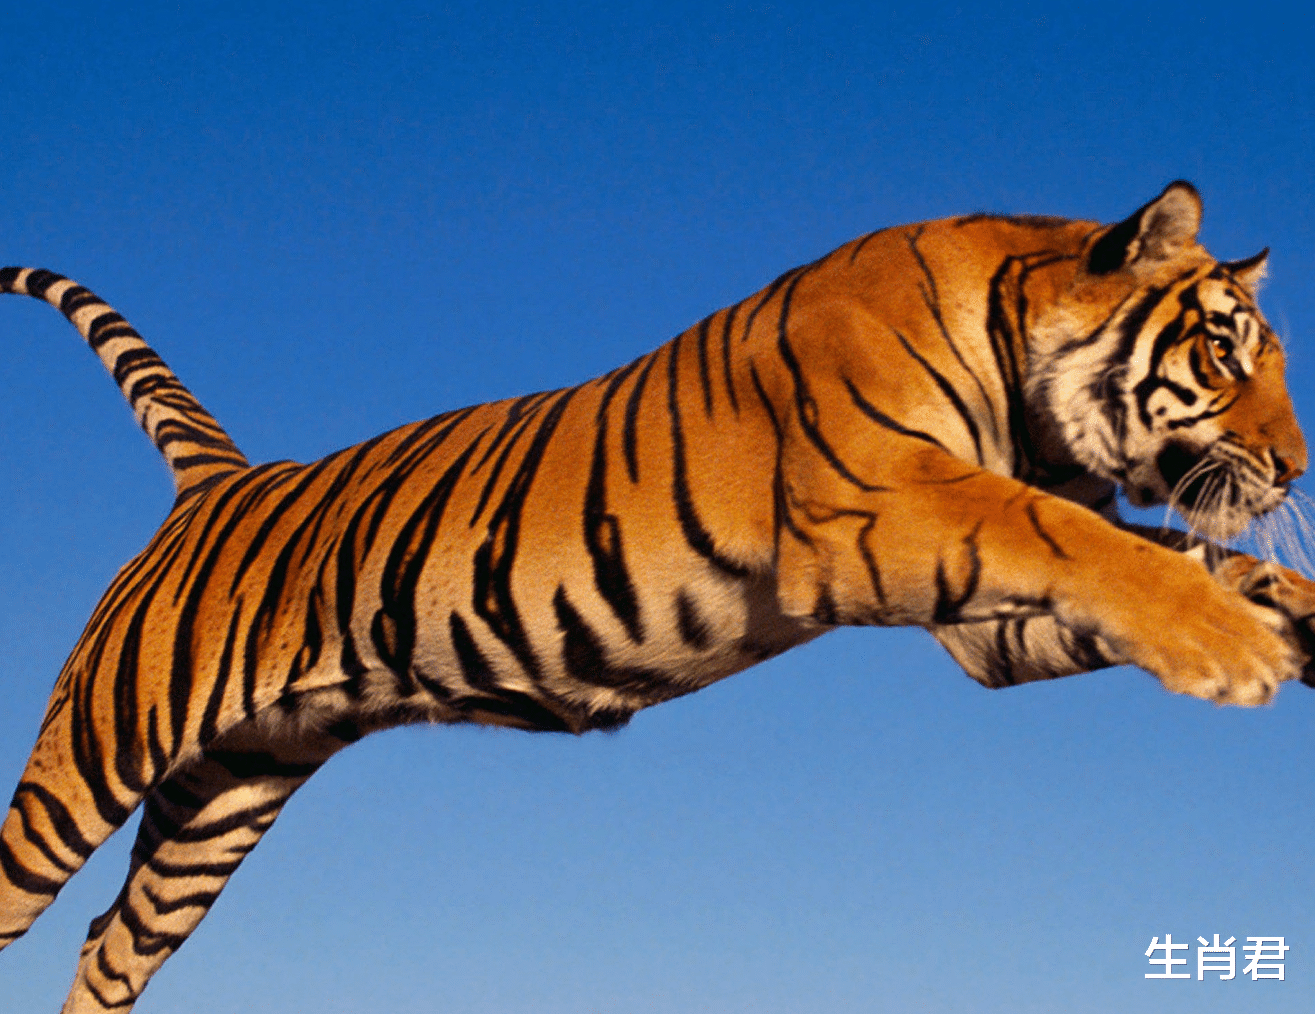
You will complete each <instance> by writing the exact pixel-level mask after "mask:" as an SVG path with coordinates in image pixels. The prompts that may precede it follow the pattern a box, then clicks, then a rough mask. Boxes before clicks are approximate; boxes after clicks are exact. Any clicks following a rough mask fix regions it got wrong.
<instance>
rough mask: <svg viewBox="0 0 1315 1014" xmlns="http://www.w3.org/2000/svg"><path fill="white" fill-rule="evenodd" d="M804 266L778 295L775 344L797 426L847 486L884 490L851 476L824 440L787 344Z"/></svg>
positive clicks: (866, 491)
mask: <svg viewBox="0 0 1315 1014" xmlns="http://www.w3.org/2000/svg"><path fill="white" fill-rule="evenodd" d="M806 270H807V269H802V270H800V272H799V273H798V274H796V275H795V276H794V278H792V279H791V280H790V285H789V287H787V288H786V290H785V294H784V295H783V296H782V298H781V314H780V318H779V323H778V325H777V339H776V347H777V350H778V351H779V352H780V354H781V358H782V359H783V360H784V361H785V365H786V368H787V369H788V370H789V371H790V376H791V377H792V378H793V380H794V393H795V409H796V411H797V413H798V417H799V422H800V428H801V429H802V430H803V431H804V435H805V436H806V437H808V440H809V442H810V443H811V444H812V445H813V446H814V447H816V448H817V450H818V451H819V452H821V454H822V457H823V458H825V459H826V462H827V464H829V465H830V466H831V468H832V469H833V470H834V471H835V472H836V473H837V474H838V475H840V476H841V478H843V479H844V480H845V481H846V482H848V483H850V485H853V486H857V487H858V488H859V489H861V490H863V491H864V492H865V493H880V492H886V490H887V487H885V486H882V485H880V484H877V483H870V482H866V481H865V480H863V479H860V478H859V477H858V476H857V475H855V474H854V473H853V472H852V471H851V470H850V468H849V466H848V465H846V464H845V463H844V462H843V461H841V460H840V457H839V456H838V455H837V454H836V452H835V451H834V450H833V449H832V447H831V445H830V444H828V443H827V441H826V438H825V437H824V436H823V435H822V431H821V429H820V426H819V423H820V420H819V412H818V407H817V402H816V401H815V400H814V399H813V396H812V394H811V393H810V392H809V390H808V384H807V382H806V381H805V380H804V374H803V369H802V368H801V367H800V365H799V359H798V357H796V356H795V353H794V349H793V348H791V346H790V337H789V332H788V327H787V325H788V320H789V316H790V300H791V299H792V297H793V296H794V290H795V286H796V285H798V284H799V279H801V278H802V277H803V275H804V272H805V271H806Z"/></svg>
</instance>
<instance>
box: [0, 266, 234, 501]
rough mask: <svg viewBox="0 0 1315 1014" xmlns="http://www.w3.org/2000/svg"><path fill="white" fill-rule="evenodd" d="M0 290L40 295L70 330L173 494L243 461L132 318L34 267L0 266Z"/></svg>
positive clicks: (182, 492) (183, 492)
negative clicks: (104, 375)
mask: <svg viewBox="0 0 1315 1014" xmlns="http://www.w3.org/2000/svg"><path fill="white" fill-rule="evenodd" d="M0 293H15V294H17V295H24V296H33V297H35V298H37V299H44V300H45V301H46V302H47V303H49V304H50V305H51V306H53V307H55V308H56V309H57V310H59V312H60V313H62V314H63V315H64V316H65V317H67V318H68V320H69V323H71V324H72V325H73V326H74V327H76V328H77V329H78V333H79V334H81V335H82V337H83V338H85V339H86V340H87V344H88V345H90V346H91V348H92V350H93V351H94V352H95V353H96V354H97V355H98V356H100V361H101V362H102V363H104V364H105V368H106V369H107V370H109V371H110V375H111V376H112V377H113V378H114V381H115V383H117V384H118V385H119V390H120V391H122V392H123V396H124V397H125V398H126V399H127V400H128V405H129V407H131V408H132V411H133V414H134V415H135V416H136V417H137V422H138V424H139V425H140V426H141V428H142V429H143V430H145V431H146V435H147V436H148V437H150V438H151V442H152V443H154V444H155V448H156V450H158V451H159V452H160V453H161V454H162V455H163V456H164V460H165V462H166V463H167V464H168V466H169V470H170V471H171V472H172V473H173V479H174V486H175V487H176V489H177V491H178V497H179V499H183V498H184V497H185V496H186V495H187V494H188V493H189V492H193V491H195V490H196V489H197V488H198V487H199V486H200V485H201V484H202V483H204V482H205V481H206V480H208V479H212V478H215V477H217V476H220V475H224V474H227V473H228V472H232V471H234V470H236V469H239V468H245V467H247V459H246V457H245V456H244V455H243V454H242V452H241V451H239V450H238V449H237V445H236V444H234V443H233V440H232V438H231V437H229V435H228V434H227V433H225V432H224V429H223V427H222V426H220V425H219V423H218V422H216V421H215V419H214V417H213V416H212V415H211V414H210V413H209V412H207V411H206V410H205V409H204V408H202V407H201V403H200V402H199V401H197V400H196V398H195V397H193V395H192V393H191V392H190V391H189V390H187V388H185V387H184V386H183V385H182V383H181V382H180V381H179V379H178V378H177V377H176V376H174V374H173V371H172V370H170V369H169V367H168V366H166V365H165V363H164V360H163V359H161V358H160V357H159V356H158V355H156V353H155V350H154V349H152V348H151V347H150V346H149V345H147V344H146V342H144V341H143V340H142V337H141V335H139V334H138V333H137V332H136V331H135V330H134V329H133V327H132V325H130V324H129V323H128V322H127V321H126V320H124V319H123V317H121V316H120V315H119V314H118V313H117V312H115V310H114V308H113V307H111V306H109V305H108V304H107V303H105V302H103V301H102V300H101V299H100V298H99V297H98V296H97V295H96V294H95V293H93V292H91V291H90V290H89V289H86V288H84V287H83V286H81V285H78V284H77V283H76V282H73V281H70V280H69V279H67V278H65V277H64V276H63V275H57V274H55V273H54V272H53V271H46V270H43V269H41V268H0Z"/></svg>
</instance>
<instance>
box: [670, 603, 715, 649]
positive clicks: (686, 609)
mask: <svg viewBox="0 0 1315 1014" xmlns="http://www.w3.org/2000/svg"><path fill="white" fill-rule="evenodd" d="M676 626H677V628H678V629H679V630H680V639H681V640H682V641H684V642H685V643H686V644H688V645H689V646H690V647H691V648H694V649H696V650H697V651H703V650H704V649H705V648H707V646H708V645H709V644H710V643H711V641H712V635H711V632H710V631H709V630H708V624H707V621H706V620H704V618H703V617H702V616H701V615H700V614H699V609H698V606H696V605H695V604H694V599H693V597H692V596H691V595H690V594H689V593H688V592H686V591H685V589H684V588H682V589H681V590H680V591H678V592H676Z"/></svg>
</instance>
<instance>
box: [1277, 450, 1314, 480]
mask: <svg viewBox="0 0 1315 1014" xmlns="http://www.w3.org/2000/svg"><path fill="white" fill-rule="evenodd" d="M1269 456H1270V457H1271V458H1272V459H1273V460H1274V485H1276V486H1286V485H1287V484H1288V483H1290V482H1292V481H1293V480H1294V479H1297V478H1299V477H1300V476H1301V475H1302V473H1304V472H1305V471H1306V460H1305V458H1306V456H1305V455H1304V454H1303V455H1302V456H1301V459H1302V460H1301V461H1300V462H1293V461H1289V460H1288V459H1286V458H1283V457H1281V456H1280V455H1279V453H1278V452H1277V451H1274V450H1271V451H1270V452H1269Z"/></svg>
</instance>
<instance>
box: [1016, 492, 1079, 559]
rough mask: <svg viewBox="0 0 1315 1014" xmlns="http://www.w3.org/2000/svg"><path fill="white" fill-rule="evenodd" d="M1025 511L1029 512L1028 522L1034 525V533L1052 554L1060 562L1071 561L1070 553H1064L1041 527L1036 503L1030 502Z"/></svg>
mask: <svg viewBox="0 0 1315 1014" xmlns="http://www.w3.org/2000/svg"><path fill="white" fill-rule="evenodd" d="M1025 510H1026V512H1027V520H1028V521H1030V522H1031V523H1032V529H1033V531H1035V532H1036V533H1037V536H1038V537H1039V538H1040V539H1041V541H1042V542H1044V543H1045V544H1046V545H1047V546H1049V547H1050V552H1051V553H1052V554H1054V555H1055V556H1056V557H1057V558H1058V559H1060V560H1068V559H1071V557H1070V556H1069V555H1068V553H1066V552H1064V550H1063V548H1062V547H1061V546H1060V544H1059V543H1058V542H1056V541H1055V540H1054V537H1053V536H1051V534H1050V533H1049V532H1047V531H1046V530H1045V529H1044V528H1042V527H1041V519H1040V518H1038V517H1037V516H1036V501H1035V500H1029V501H1028V502H1027V507H1026V508H1025Z"/></svg>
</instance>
